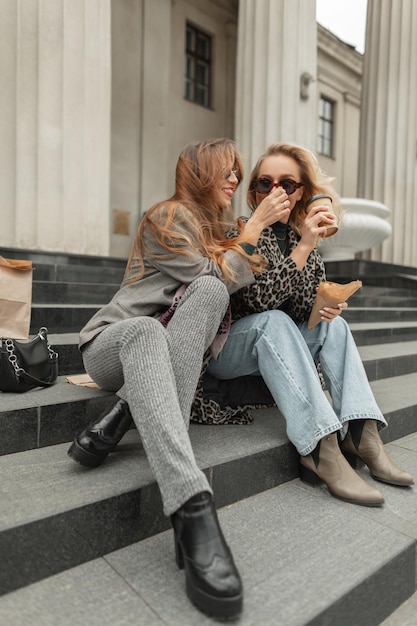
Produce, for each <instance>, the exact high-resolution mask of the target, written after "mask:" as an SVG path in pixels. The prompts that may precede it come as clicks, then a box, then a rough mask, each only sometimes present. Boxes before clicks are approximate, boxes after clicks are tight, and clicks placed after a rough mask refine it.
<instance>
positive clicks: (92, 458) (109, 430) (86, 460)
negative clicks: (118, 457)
mask: <svg viewBox="0 0 417 626" xmlns="http://www.w3.org/2000/svg"><path fill="white" fill-rule="evenodd" d="M132 424H133V420H132V416H131V414H130V410H129V406H128V404H127V402H125V401H124V400H119V401H118V402H116V404H115V405H114V407H113V408H112V409H111V410H110V411H107V412H106V413H102V414H101V415H100V417H99V418H98V419H97V420H95V421H94V422H91V424H89V425H88V426H87V428H85V429H84V430H83V431H82V432H81V433H80V434H79V435H78V437H76V438H75V439H74V442H73V444H72V445H71V447H70V449H69V450H68V455H69V456H70V457H71V458H72V459H74V461H77V462H78V463H81V465H85V466H87V467H98V466H99V465H101V464H102V463H103V461H105V460H106V457H107V455H108V454H109V452H111V451H112V450H114V449H115V447H116V446H117V444H118V443H119V441H120V440H121V438H122V437H123V435H124V434H125V433H126V432H127V431H128V430H129V428H130V427H131V425H132Z"/></svg>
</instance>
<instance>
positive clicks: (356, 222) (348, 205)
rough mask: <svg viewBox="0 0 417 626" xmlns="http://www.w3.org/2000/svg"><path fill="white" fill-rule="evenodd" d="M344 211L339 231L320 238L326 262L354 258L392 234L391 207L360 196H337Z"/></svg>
mask: <svg viewBox="0 0 417 626" xmlns="http://www.w3.org/2000/svg"><path fill="white" fill-rule="evenodd" d="M341 202H342V206H343V210H344V214H343V218H342V224H341V226H340V229H339V231H338V232H337V233H336V235H333V237H329V238H328V239H323V241H322V242H321V243H320V254H321V255H322V257H323V259H325V260H326V261H341V260H346V259H354V258H355V254H356V252H362V251H363V250H369V249H370V248H373V246H377V245H379V244H380V243H381V242H382V241H384V239H387V237H389V236H390V235H391V233H392V228H391V224H390V223H389V222H388V221H387V220H388V218H389V216H390V214H391V209H389V208H388V207H387V206H386V205H385V204H382V202H376V201H375V200H365V199H364V198H341Z"/></svg>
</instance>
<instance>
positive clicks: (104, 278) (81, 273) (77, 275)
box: [33, 263, 124, 285]
mask: <svg viewBox="0 0 417 626" xmlns="http://www.w3.org/2000/svg"><path fill="white" fill-rule="evenodd" d="M123 274H124V265H123V266H120V267H112V266H109V267H107V266H105V265H104V266H101V265H68V264H63V265H60V264H57V265H51V264H49V263H37V264H36V265H34V269H33V280H34V282H36V281H57V282H64V283H65V282H67V283H75V282H79V283H109V284H117V285H119V284H120V283H121V282H122V279H123Z"/></svg>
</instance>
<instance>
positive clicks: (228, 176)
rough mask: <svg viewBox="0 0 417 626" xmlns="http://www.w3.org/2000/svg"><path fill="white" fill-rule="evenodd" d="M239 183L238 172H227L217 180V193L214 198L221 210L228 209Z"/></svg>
mask: <svg viewBox="0 0 417 626" xmlns="http://www.w3.org/2000/svg"><path fill="white" fill-rule="evenodd" d="M239 183H240V180H239V170H229V171H227V172H226V173H225V174H224V175H223V176H222V177H221V178H219V183H218V193H217V194H216V196H217V198H218V204H219V206H220V207H221V208H228V207H230V203H231V201H232V198H233V195H234V193H235V191H236V189H237V187H238V185H239Z"/></svg>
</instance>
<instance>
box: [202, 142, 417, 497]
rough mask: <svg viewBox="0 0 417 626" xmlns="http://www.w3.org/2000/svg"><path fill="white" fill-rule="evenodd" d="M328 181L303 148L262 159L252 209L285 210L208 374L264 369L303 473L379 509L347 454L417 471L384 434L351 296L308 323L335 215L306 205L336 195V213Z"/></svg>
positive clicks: (263, 241) (262, 242) (397, 475)
mask: <svg viewBox="0 0 417 626" xmlns="http://www.w3.org/2000/svg"><path fill="white" fill-rule="evenodd" d="M329 183H330V179H328V178H327V177H325V176H324V175H323V173H322V172H321V170H320V168H319V165H318V162H317V160H316V158H315V156H314V155H313V154H312V153H311V152H310V151H308V150H306V149H303V148H301V147H299V146H295V145H292V144H282V143H281V144H273V145H272V146H270V147H269V148H268V150H267V152H266V153H265V154H264V155H262V156H261V157H260V159H259V160H258V162H257V164H256V166H255V168H254V169H253V171H252V173H251V176H250V181H249V191H248V203H249V206H250V208H251V209H252V211H253V213H252V216H253V215H256V211H257V210H259V207H262V208H264V206H265V204H266V205H271V206H275V207H280V208H281V211H280V217H279V218H278V222H276V223H275V224H273V225H272V226H269V227H267V228H265V229H264V231H263V233H262V235H261V237H260V238H259V240H258V241H257V243H256V246H255V245H254V246H253V252H255V251H256V253H257V254H260V255H261V256H263V257H264V258H265V259H266V261H267V268H266V270H265V271H264V272H262V273H259V274H257V275H256V276H255V281H254V283H252V284H250V285H248V286H246V287H244V288H243V289H241V290H239V291H237V292H236V293H235V294H233V295H232V297H231V304H232V315H233V320H234V322H233V324H232V327H231V330H230V334H229V337H228V339H227V341H226V344H225V346H224V347H223V349H222V351H221V353H220V355H219V356H218V358H217V359H216V360H214V359H212V360H211V361H210V363H209V364H208V370H207V371H208V374H209V375H210V376H211V377H214V379H218V380H227V379H231V378H236V377H237V376H258V377H259V376H261V377H262V378H263V380H264V382H265V383H266V386H267V387H268V390H269V392H270V394H271V396H272V398H273V400H274V402H275V403H276V405H277V406H278V407H279V409H280V412H281V413H282V415H283V417H284V418H285V420H286V426H287V433H288V437H289V439H290V441H291V442H292V443H293V444H294V445H295V447H296V448H297V450H298V452H299V455H300V457H299V458H300V476H301V478H302V479H304V480H306V481H308V482H311V483H317V482H321V481H323V482H324V483H325V484H326V485H327V487H328V489H329V491H330V493H331V494H332V495H333V496H335V497H338V498H341V499H342V500H345V501H347V502H352V503H355V504H361V505H365V506H379V505H381V504H382V503H383V502H384V498H383V496H382V495H381V493H380V492H379V491H378V490H377V489H375V488H374V487H373V486H371V485H369V484H368V483H367V482H365V481H364V480H362V478H361V477H360V476H359V475H358V474H357V473H356V472H355V471H354V470H353V469H352V467H351V465H350V464H349V463H348V462H347V460H346V458H345V455H346V456H347V455H350V458H351V459H352V460H353V459H356V458H360V459H362V460H363V461H364V462H365V463H366V464H367V465H368V467H369V469H370V472H371V475H372V477H373V478H374V479H376V480H379V481H382V482H385V483H390V484H393V485H400V486H407V485H411V484H412V483H413V478H412V477H411V476H410V475H409V474H408V473H406V472H404V471H403V470H401V469H399V468H398V467H397V466H396V465H395V464H394V463H393V461H392V460H391V459H390V457H389V456H388V454H387V452H386V450H385V448H384V446H383V443H382V441H381V439H380V436H379V432H378V431H379V429H380V428H383V427H384V426H385V425H386V421H385V419H384V416H383V415H382V413H381V411H380V409H379V408H378V406H377V404H376V401H375V398H374V396H373V394H372V391H371V388H370V385H369V382H368V380H367V377H366V374H365V370H364V368H363V365H362V362H361V359H360V356H359V353H358V350H357V348H356V345H355V342H354V340H353V337H352V334H351V332H350V329H349V327H348V325H347V323H346V322H345V320H344V319H343V318H342V317H341V313H342V311H343V309H344V308H346V307H347V304H346V302H341V303H340V304H338V306H336V307H323V308H322V310H321V311H320V316H321V320H320V321H319V323H318V324H317V325H316V326H315V327H314V328H312V329H309V328H308V323H307V321H308V318H309V316H310V313H311V310H312V306H313V301H314V298H315V294H316V288H317V286H318V285H319V283H320V282H322V281H323V280H325V269H324V263H323V260H322V258H321V256H320V254H319V252H318V250H317V245H318V243H319V242H320V239H321V237H324V236H325V235H326V232H327V228H329V227H331V226H334V221H335V215H334V214H333V213H332V212H331V211H329V209H328V208H327V207H326V206H324V203H323V205H322V206H315V207H311V208H310V207H309V206H308V205H309V199H310V198H311V197H312V196H314V195H317V194H321V193H323V194H325V195H330V197H331V198H332V199H333V204H334V205H335V207H336V213H337V205H338V199H337V196H336V194H335V193H334V191H333V190H332V189H331V187H330V185H329ZM309 209H310V210H309ZM241 229H244V223H241ZM317 366H319V367H320V369H321V372H322V375H323V378H324V381H325V384H326V387H327V390H328V392H329V394H330V396H331V400H332V403H329V401H328V399H327V397H326V395H325V393H324V392H323V389H322V386H321V384H320V379H319V376H318V373H317ZM339 439H340V441H341V443H340V445H339ZM341 448H342V449H343V451H344V453H345V455H344V454H342V451H341Z"/></svg>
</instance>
